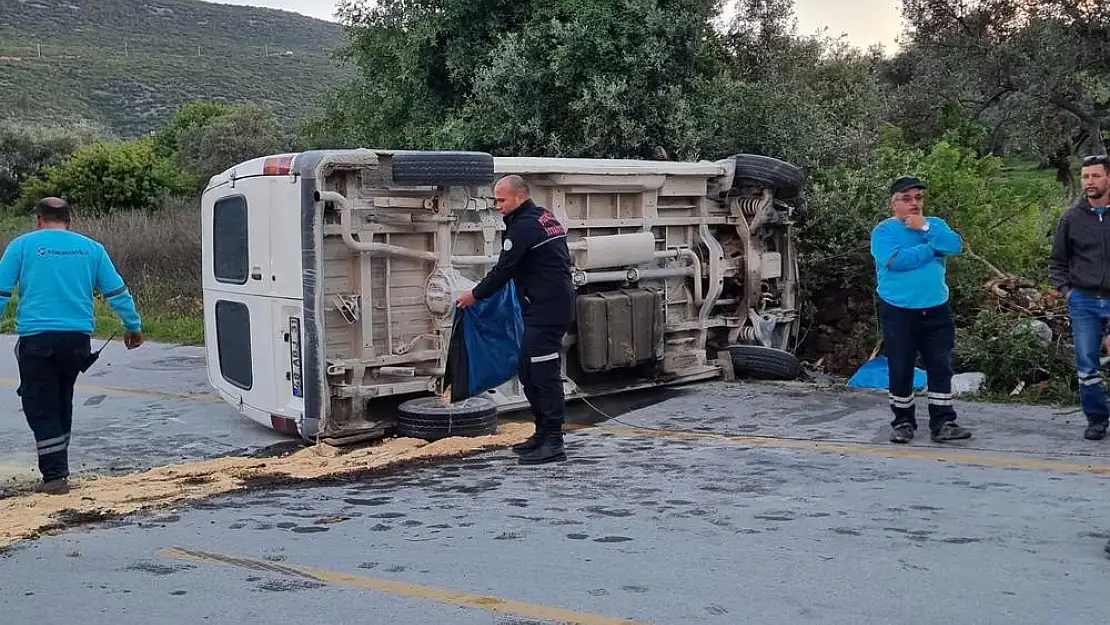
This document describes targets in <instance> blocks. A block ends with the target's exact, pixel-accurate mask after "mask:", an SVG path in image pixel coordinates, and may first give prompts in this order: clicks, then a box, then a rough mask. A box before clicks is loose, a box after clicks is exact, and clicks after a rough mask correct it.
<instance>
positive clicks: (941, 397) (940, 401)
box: [929, 392, 952, 406]
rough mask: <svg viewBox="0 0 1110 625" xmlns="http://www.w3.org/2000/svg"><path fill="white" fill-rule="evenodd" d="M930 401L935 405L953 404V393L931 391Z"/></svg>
mask: <svg viewBox="0 0 1110 625" xmlns="http://www.w3.org/2000/svg"><path fill="white" fill-rule="evenodd" d="M929 403H930V404H932V405H934V406H951V405H952V393H933V392H930V393H929Z"/></svg>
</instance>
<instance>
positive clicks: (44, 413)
mask: <svg viewBox="0 0 1110 625" xmlns="http://www.w3.org/2000/svg"><path fill="white" fill-rule="evenodd" d="M90 353H91V345H90V339H89V335H88V334H84V333H82V332H43V333H41V334H34V335H31V336H23V337H20V338H19V341H18V342H17V343H16V347H15V355H16V362H17V363H18V365H19V389H18V390H17V391H16V392H17V393H18V394H19V396H20V399H21V400H22V403H23V414H24V416H25V417H26V418H27V424H28V425H29V426H31V431H32V432H33V433H34V435H35V443H36V445H37V447H38V464H39V471H40V472H41V473H42V479H43V481H50V480H56V479H60V478H64V477H69V437H70V431H71V429H72V426H73V385H74V384H75V383H76V382H77V376H78V375H79V374H80V371H81V367H82V366H83V365H84V364H85V362H86V361H87V360H88V358H89V356H90Z"/></svg>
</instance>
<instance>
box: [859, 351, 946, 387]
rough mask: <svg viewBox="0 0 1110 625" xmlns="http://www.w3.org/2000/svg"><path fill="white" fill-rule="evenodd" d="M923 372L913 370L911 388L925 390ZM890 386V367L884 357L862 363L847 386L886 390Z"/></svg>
mask: <svg viewBox="0 0 1110 625" xmlns="http://www.w3.org/2000/svg"><path fill="white" fill-rule="evenodd" d="M927 380H928V378H927V377H926V375H925V372H924V371H923V370H921V369H919V368H917V367H914V369H913V388H914V389H915V390H917V389H922V388H925V386H926V385H927V384H928V382H927ZM889 385H890V365H889V363H888V362H887V359H886V356H878V357H876V358H872V359H871V360H869V361H867V362H866V363H864V365H863V366H862V367H860V368H859V369H857V370H856V372H855V373H854V374H853V375H852V377H851V378H849V379H848V386H850V387H852V388H876V389H881V390H884V391H885V390H887V389H888V388H889Z"/></svg>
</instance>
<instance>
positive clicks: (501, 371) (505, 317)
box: [445, 280, 524, 403]
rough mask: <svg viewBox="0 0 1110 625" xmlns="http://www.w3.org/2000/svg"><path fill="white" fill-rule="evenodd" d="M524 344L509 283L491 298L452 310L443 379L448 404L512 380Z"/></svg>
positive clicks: (519, 314) (518, 307) (519, 316)
mask: <svg viewBox="0 0 1110 625" xmlns="http://www.w3.org/2000/svg"><path fill="white" fill-rule="evenodd" d="M523 341H524V319H523V318H522V317H521V313H520V302H519V301H517V298H516V286H515V285H514V284H513V282H512V281H511V280H510V281H509V283H508V284H506V285H505V286H504V287H502V288H501V290H500V291H498V292H496V293H494V294H493V295H492V296H490V297H488V298H486V299H483V300H478V301H477V302H475V303H474V304H473V305H472V306H469V307H467V308H466V309H459V308H455V327H454V330H453V331H452V333H451V345H450V348H449V351H448V354H447V371H446V376H445V378H446V382H447V384H449V385H450V386H451V402H452V403H454V402H457V401H462V400H464V399H466V398H468V397H473V396H475V395H479V394H481V393H484V392H486V391H487V390H489V389H492V388H495V387H497V386H500V385H502V384H504V383H505V382H508V381H509V380H511V379H512V378H513V376H515V375H516V371H517V362H518V360H519V358H520V346H521V343H522V342H523Z"/></svg>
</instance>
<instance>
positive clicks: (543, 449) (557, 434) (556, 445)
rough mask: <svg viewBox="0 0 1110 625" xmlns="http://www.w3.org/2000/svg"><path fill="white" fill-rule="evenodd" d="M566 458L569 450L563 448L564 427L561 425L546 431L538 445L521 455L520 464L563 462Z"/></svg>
mask: <svg viewBox="0 0 1110 625" xmlns="http://www.w3.org/2000/svg"><path fill="white" fill-rule="evenodd" d="M566 459H567V452H566V450H565V449H564V448H563V429H562V428H561V427H560V428H559V429H556V430H550V431H548V432H546V433H545V434H544V435H543V437H542V438H541V439H540V444H539V446H538V447H536V448H535V449H533V450H531V451H529V452H526V453H525V454H523V455H521V457H520V464H545V463H548V462H561V461H563V460H566Z"/></svg>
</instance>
